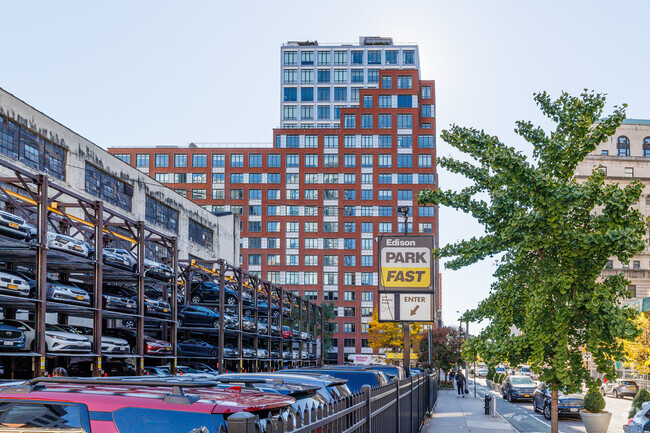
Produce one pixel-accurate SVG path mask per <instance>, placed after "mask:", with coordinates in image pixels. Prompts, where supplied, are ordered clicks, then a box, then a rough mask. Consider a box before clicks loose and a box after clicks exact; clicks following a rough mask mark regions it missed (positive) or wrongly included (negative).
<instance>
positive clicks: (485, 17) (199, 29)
mask: <svg viewBox="0 0 650 433" xmlns="http://www.w3.org/2000/svg"><path fill="white" fill-rule="evenodd" d="M649 16H650V2H648V1H641V0H639V1H619V2H611V1H601V0H592V1H567V0H563V1H555V0H551V1H543V2H541V1H538V2H533V1H521V0H519V1H515V0H513V1H503V0H490V1H485V0H472V1H470V0H467V1H463V0H457V1H440V0H425V1H408V0H402V1H400V2H395V1H384V0H374V1H372V2H367V1H355V2H351V1H338V0H330V1H328V2H306V1H302V2H296V1H291V0H285V1H282V2H279V1H268V0H266V1H259V0H250V1H248V2H237V1H223V0H222V1H217V0H213V1H202V0H191V1H165V0H151V1H133V0H128V1H125V0H112V1H110V2H88V1H80V0H66V1H52V0H44V1H30V0H25V1H10V0H0V35H1V42H0V87H2V88H3V89H5V90H7V91H8V92H10V93H12V94H14V95H15V96H17V97H18V98H20V99H22V100H24V101H25V102H27V103H28V104H30V105H32V106H33V107H35V108H37V109H39V110H40V111H42V112H44V113H45V114H47V115H48V116H50V117H52V118H54V119H55V120H57V121H58V122H60V123H62V124H63V125H66V126H67V127H69V128H70V129H72V130H74V131H75V132H77V133H79V134H81V135H83V136H84V137H86V138H88V139H89V140H91V141H93V142H94V143H96V144H98V145H100V146H102V147H105V148H107V147H110V146H114V145H142V146H154V145H187V144H188V143H190V142H201V143H203V142H209V143H224V142H230V143H232V142H237V143H257V142H271V140H272V129H273V128H274V127H277V126H278V125H279V119H280V46H281V45H282V43H284V42H287V41H290V40H317V41H319V42H320V43H326V42H330V43H344V42H348V43H357V42H358V38H359V36H390V37H392V38H393V39H394V40H395V42H415V43H417V44H418V46H419V50H420V63H421V77H422V78H423V79H427V80H429V79H433V80H435V81H436V87H435V92H436V116H437V119H436V127H437V134H438V136H439V134H440V132H441V131H442V130H444V129H445V128H447V127H449V125H451V124H459V125H462V126H471V127H475V128H478V129H484V130H485V131H486V132H489V133H490V134H492V135H496V136H498V137H499V138H500V139H501V141H503V142H505V143H507V144H509V145H512V146H515V147H517V148H518V149H521V150H522V151H524V152H527V153H530V149H529V148H528V147H527V146H526V144H525V143H524V142H523V140H521V139H520V138H519V137H517V136H516V134H515V133H514V125H515V121H517V120H531V121H533V122H535V123H539V124H541V125H543V126H548V125H549V123H548V122H546V121H545V119H543V118H541V117H540V114H539V111H538V109H537V108H536V106H535V104H534V102H533V99H532V98H533V94H534V93H535V92H539V91H544V90H545V91H547V92H550V93H551V95H553V96H559V94H560V92H561V91H567V92H569V93H572V94H577V93H579V92H580V91H582V89H585V88H586V89H591V90H594V91H597V92H600V93H606V94H607V95H608V106H607V108H606V111H607V112H611V108H612V107H613V106H614V105H619V104H622V103H627V104H628V110H627V113H628V118H635V119H648V118H650V85H649V83H650V80H649V74H648V72H649V71H650V55H648V53H649V52H650V51H649V50H650V48H648V47H650V32H649V31H648V22H647V18H648V17H649ZM437 152H438V155H439V156H453V157H458V158H462V155H459V154H458V152H457V151H456V150H455V149H452V148H451V147H450V146H449V145H447V144H446V143H444V142H443V141H441V140H438V141H437ZM465 185H466V182H465V181H464V179H463V178H461V177H458V176H452V175H450V174H449V173H446V172H444V171H441V172H440V174H439V186H440V187H441V188H448V189H459V188H462V187H463V186H465ZM439 216H440V244H441V245H444V244H446V243H449V242H455V241H458V240H460V239H465V238H469V237H471V236H476V235H480V234H481V233H482V231H481V227H480V226H479V225H478V224H477V223H476V222H475V221H474V220H473V219H472V218H471V217H470V216H467V215H464V214H460V213H458V212H455V211H453V210H450V209H441V211H440V215H439ZM494 269H495V268H494V263H493V262H492V261H485V262H482V263H478V264H475V265H473V266H470V267H467V268H464V269H462V270H458V271H451V270H447V269H444V267H443V268H442V278H443V280H442V281H443V284H442V292H443V295H442V301H443V321H444V322H445V323H446V324H450V325H454V324H457V323H458V318H459V316H460V315H459V314H458V313H457V311H460V312H463V311H465V310H467V309H471V308H474V307H476V305H477V304H478V303H479V302H480V301H481V300H483V299H484V298H486V297H487V296H488V294H489V288H490V283H491V281H492V278H491V275H492V272H493V271H494ZM478 329H480V325H478V324H471V325H470V332H476V331H477V330H478Z"/></svg>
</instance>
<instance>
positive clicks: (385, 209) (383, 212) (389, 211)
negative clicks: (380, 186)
mask: <svg viewBox="0 0 650 433" xmlns="http://www.w3.org/2000/svg"><path fill="white" fill-rule="evenodd" d="M379 216H387V217H389V216H393V208H392V207H391V206H379Z"/></svg>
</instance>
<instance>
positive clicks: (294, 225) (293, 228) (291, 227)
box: [286, 221, 300, 233]
mask: <svg viewBox="0 0 650 433" xmlns="http://www.w3.org/2000/svg"><path fill="white" fill-rule="evenodd" d="M286 228H287V232H288V233H298V232H299V231H300V223H299V222H298V221H287V224H286Z"/></svg>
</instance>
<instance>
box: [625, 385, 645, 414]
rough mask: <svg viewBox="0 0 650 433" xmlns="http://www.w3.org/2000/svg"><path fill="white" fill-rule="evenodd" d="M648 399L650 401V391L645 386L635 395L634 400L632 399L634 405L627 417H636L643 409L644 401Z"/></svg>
mask: <svg viewBox="0 0 650 433" xmlns="http://www.w3.org/2000/svg"><path fill="white" fill-rule="evenodd" d="M646 401H650V392H648V390H647V389H645V388H641V389H640V390H639V392H637V393H636V395H635V396H634V400H632V407H631V408H630V413H629V414H628V415H627V417H628V418H634V415H636V413H637V412H638V411H640V410H641V406H643V403H645V402H646Z"/></svg>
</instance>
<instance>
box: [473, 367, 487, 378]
mask: <svg viewBox="0 0 650 433" xmlns="http://www.w3.org/2000/svg"><path fill="white" fill-rule="evenodd" d="M487 374H488V368H487V367H478V368H477V369H476V375H477V376H478V377H485V376H487Z"/></svg>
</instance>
